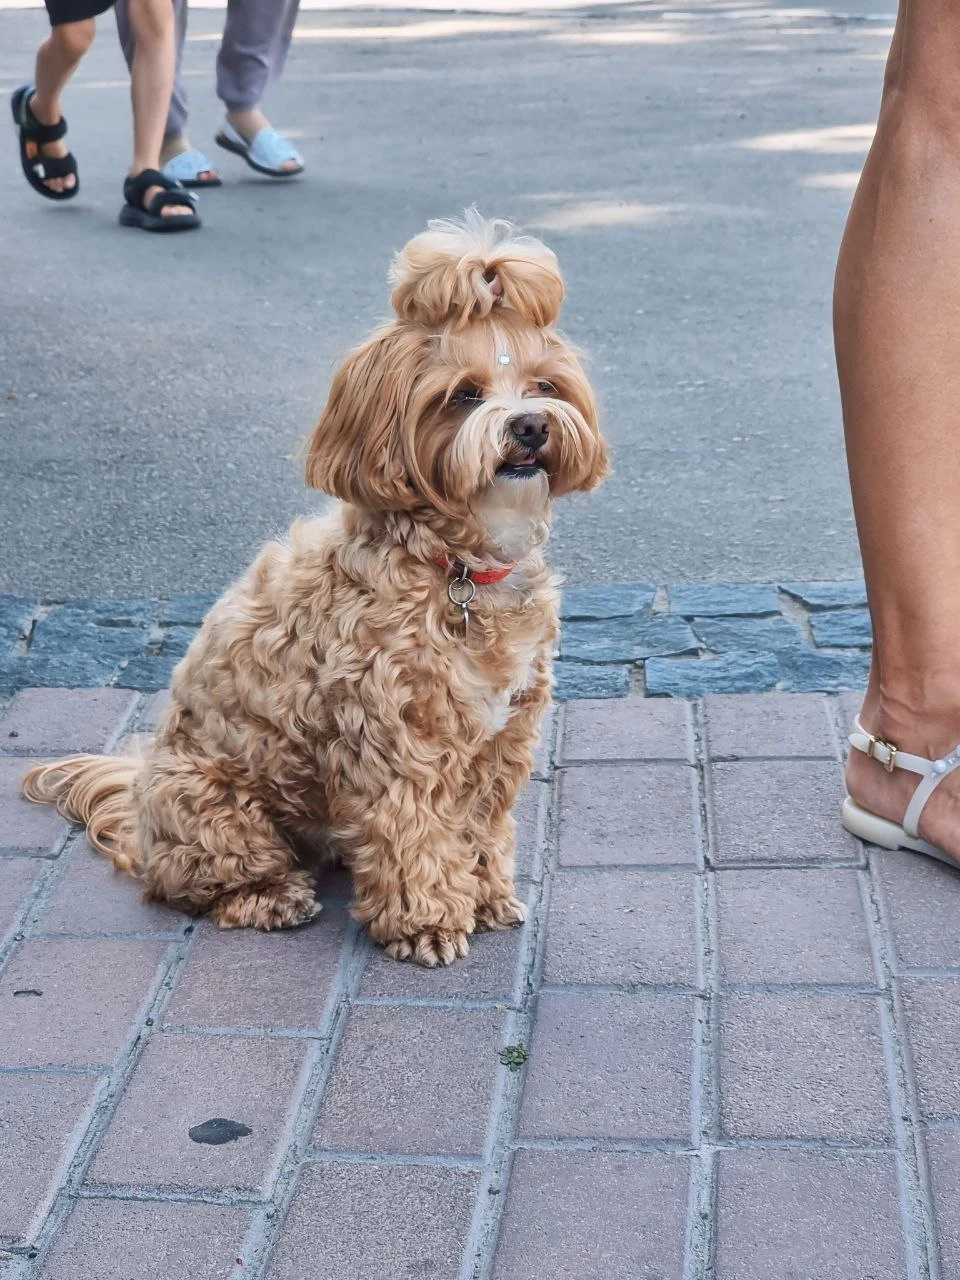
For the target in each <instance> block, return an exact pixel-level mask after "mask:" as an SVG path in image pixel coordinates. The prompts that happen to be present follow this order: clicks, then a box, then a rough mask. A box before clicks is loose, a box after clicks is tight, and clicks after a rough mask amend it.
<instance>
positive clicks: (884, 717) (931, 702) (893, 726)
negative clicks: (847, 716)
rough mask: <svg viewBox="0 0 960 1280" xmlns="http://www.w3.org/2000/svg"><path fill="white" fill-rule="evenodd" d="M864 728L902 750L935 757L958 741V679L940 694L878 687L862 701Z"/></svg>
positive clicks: (959, 729)
mask: <svg viewBox="0 0 960 1280" xmlns="http://www.w3.org/2000/svg"><path fill="white" fill-rule="evenodd" d="M861 718H862V721H863V725H864V728H865V729H866V731H867V732H868V733H872V734H875V735H876V736H877V737H878V738H880V739H882V740H883V741H885V742H891V743H893V744H894V745H895V746H897V747H899V748H900V750H901V751H909V752H911V753H913V754H914V755H922V756H927V757H928V758H935V757H938V756H940V755H943V754H944V753H945V752H949V751H952V750H953V749H954V748H955V747H956V746H957V744H958V743H960V682H955V683H954V684H953V685H952V686H951V687H950V688H949V689H943V690H942V691H941V692H940V693H939V694H935V693H933V692H932V691H931V690H929V689H927V690H924V691H922V693H918V692H916V691H912V692H904V693H901V692H899V691H898V692H896V693H894V692H891V691H889V690H888V689H881V690H880V692H879V695H878V696H877V697H876V698H875V699H868V700H867V702H865V703H864V709H863V712H862V717H861Z"/></svg>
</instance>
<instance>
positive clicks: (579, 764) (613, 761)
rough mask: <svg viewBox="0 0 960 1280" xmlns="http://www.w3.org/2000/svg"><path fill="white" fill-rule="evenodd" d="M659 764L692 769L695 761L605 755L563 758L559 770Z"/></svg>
mask: <svg viewBox="0 0 960 1280" xmlns="http://www.w3.org/2000/svg"><path fill="white" fill-rule="evenodd" d="M677 701H678V702H680V701H683V699H680V698H678V699H677ZM658 764H675V765H686V767H687V768H688V769H692V768H693V767H694V764H693V761H692V760H689V759H686V758H685V757H683V756H604V757H603V759H602V760H597V759H592V760H590V759H586V760H581V759H573V760H561V762H560V763H559V764H558V765H557V772H558V773H562V772H564V771H565V770H567V769H583V768H596V767H597V766H599V767H601V768H604V769H605V768H607V766H609V767H610V768H612V769H616V768H619V767H621V766H624V765H625V766H626V767H627V768H633V767H635V766H636V765H658Z"/></svg>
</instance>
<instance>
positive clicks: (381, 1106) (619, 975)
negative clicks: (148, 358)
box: [0, 596, 960, 1280]
mask: <svg viewBox="0 0 960 1280" xmlns="http://www.w3.org/2000/svg"><path fill="white" fill-rule="evenodd" d="M723 599H724V600H726V596H724V598H723ZM133 603H135V602H133ZM720 603H721V605H723V600H721V602H720ZM718 607H719V606H718ZM723 607H726V605H724V606H723ZM815 607H818V606H814V605H812V604H811V605H810V608H811V609H814V608H815ZM830 607H837V608H846V607H848V606H845V605H837V606H830ZM850 607H853V606H850ZM703 616H707V615H703ZM180 625H182V624H180V623H171V629H172V628H173V627H174V626H180ZM105 695H109V697H106V700H104V698H105ZM854 709H855V705H854V702H853V700H851V699H843V700H839V699H831V698H828V697H824V696H823V695H820V694H811V695H791V696H786V695H782V694H773V695H770V696H769V697H766V696H755V695H750V696H743V697H740V696H723V697H715V696H711V697H710V698H708V699H706V700H704V701H703V702H699V703H680V702H655V701H651V700H649V699H639V698H635V699H624V700H621V701H612V702H585V703H582V704H580V703H568V704H567V705H566V706H565V707H564V708H563V710H562V711H561V713H560V716H559V718H558V720H557V723H556V729H555V734H554V736H553V737H550V738H549V740H548V741H547V742H546V743H545V744H544V747H543V748H542V750H541V752H540V753H539V760H538V781H537V782H536V783H535V785H534V786H533V787H532V788H531V789H530V790H529V791H528V792H527V793H526V795H525V796H524V798H523V800H522V802H521V805H520V807H519V811H518V815H517V816H518V828H519V843H520V852H519V857H518V871H519V873H520V876H521V879H520V882H519V883H520V892H521V895H522V896H523V897H524V899H525V901H526V902H527V905H528V910H529V916H530V918H529V920H528V923H527V924H526V925H525V926H524V927H523V928H522V929H517V930H512V931H509V932H506V933H497V934H481V935H477V936H475V937H473V938H472V939H471V949H470V955H469V957H468V958H467V959H466V960H465V961H464V962H462V963H461V964H458V965H457V966H455V967H453V968H452V969H449V970H445V971H436V972H432V971H427V970H423V969H419V968H416V967H411V966H407V965H400V964H397V963H395V962H393V961H391V960H389V959H388V958H387V957H385V956H384V954H383V952H381V951H380V950H379V949H378V948H376V947H374V946H372V945H371V944H370V942H369V940H368V939H367V938H366V937H365V936H364V935H363V933H362V931H360V930H358V929H357V927H356V926H355V925H353V924H351V923H349V922H348V918H347V915H346V911H345V901H346V897H347V895H348V892H349V882H348V879H347V877H346V876H345V875H344V873H343V872H337V871H324V873H323V875H322V876H321V881H320V890H319V892H320V896H321V899H322V901H323V902H324V910H323V912H322V913H321V915H320V917H319V918H318V919H317V920H316V921H315V922H314V923H313V924H311V925H310V926H308V927H306V928H304V929H301V930H297V931H293V932H290V933H281V934H275V935H273V934H271V935H264V934H253V933H246V932H236V933H234V932H221V931H219V930H218V929H216V928H215V927H213V926H212V925H211V924H210V923H209V922H208V921H199V922H192V921H188V920H187V919H186V918H185V917H183V916H181V915H179V914H178V913H176V912H173V911H170V910H168V909H166V908H163V907H156V906H146V905H144V904H143V903H141V901H140V899H139V895H138V892H137V887H136V885H135V884H134V883H133V882H132V881H130V880H129V879H127V878H124V877H122V876H117V875H116V874H115V873H114V872H113V870H112V868H111V867H110V866H109V864H108V863H107V862H106V861H105V860H103V859H101V858H99V857H97V856H95V855H94V854H93V853H92V852H90V850H89V849H88V847H87V846H86V843H85V841H84V840H83V838H82V836H80V835H79V834H67V831H66V828H65V827H64V826H63V825H62V824H61V823H60V820H59V819H54V820H53V824H52V826H48V827H46V828H36V829H35V830H37V831H39V832H40V834H39V835H38V836H37V838H36V840H35V841H34V843H32V844H31V843H30V841H26V843H25V844H24V842H23V840H22V835H21V834H17V833H18V832H19V831H21V830H22V828H18V827H17V823H18V822H22V821H34V820H35V819H36V820H37V821H42V822H48V823H49V822H50V819H49V817H48V816H47V815H45V814H44V811H43V810H36V811H32V810H31V811H30V815H29V818H27V819H21V818H20V817H18V808H17V806H18V804H19V802H18V801H17V800H16V797H15V795H14V794H12V793H11V791H10V788H8V791H7V794H6V799H0V847H5V848H6V849H7V850H8V851H11V852H10V856H4V857H0V1276H3V1280H8V1275H12V1276H13V1277H14V1280H68V1278H69V1280H120V1277H123V1278H124V1280H126V1278H127V1277H128V1276H134V1275H135V1276H138V1277H139V1276H151V1277H154V1276H155V1277H157V1280H172V1278H173V1277H174V1276H178V1277H179V1276H181V1275H186V1274H189V1275H191V1276H192V1277H195V1278H196V1280H219V1277H221V1276H224V1277H226V1276H229V1277H231V1280H301V1278H302V1277H303V1276H305V1275H317V1276H324V1275H337V1276H343V1277H347V1278H348V1280H352V1278H355V1280H371V1277H374V1276H379V1275H397V1276H403V1275H410V1276H423V1277H425V1278H426V1280H508V1278H511V1280H512V1278H513V1277H522V1278H523V1280H541V1277H549V1280H566V1277H570V1278H571V1280H572V1278H573V1277H577V1280H594V1278H596V1280H601V1277H602V1278H603V1280H613V1278H614V1277H617V1278H618V1280H619V1277H621V1276H622V1277H632V1276H650V1277H654V1276H655V1277H657V1278H658V1280H674V1278H676V1280H681V1277H682V1278H683V1280H754V1277H756V1280H767V1277H769V1276H778V1275H784V1276H786V1275H791V1274H796V1275H798V1276H803V1277H804V1280H807V1278H808V1277H810V1278H812V1277H816V1278H817V1280H866V1278H867V1277H871V1278H872V1280H895V1278H899V1280H937V1278H938V1277H939V1280H960V1231H958V1229H957V1221H958V1217H957V1210H956V1200H957V1192H958V1187H960V1139H958V1136H957V1135H958V1132H960V1130H958V1127H957V1126H958V1122H960V1091H958V1087H957V1084H956V1062H957V1060H958V1058H960V1013H958V1010H960V973H958V970H960V952H958V950H957V946H958V944H957V930H956V929H955V927H954V924H955V918H956V910H955V908H956V907H957V906H960V902H955V901H954V899H955V898H957V895H958V893H960V888H958V884H960V877H954V876H952V875H951V873H950V871H949V870H948V869H947V868H943V867H940V866H936V865H934V864H932V863H928V862H926V861H924V860H922V859H918V858H913V857H911V856H909V855H905V854H891V853H886V852H879V851H875V850H864V849H863V847H862V846H861V845H860V844H858V843H857V842H856V841H854V840H852V839H850V838H849V837H848V836H846V835H845V834H843V833H842V832H841V831H840V830H839V828H838V824H837V805H838V800H839V798H840V795H841V764H840V759H839V756H838V747H837V741H838V733H837V728H838V727H839V725H840V724H841V723H843V722H845V721H846V720H847V719H848V718H849V716H850V714H851V713H852V711H853V710H854ZM156 713H157V705H156V703H153V704H151V703H149V702H148V701H147V700H145V699H139V700H138V698H137V696H135V695H128V694H127V693H125V692H121V691H119V690H107V691H80V693H79V694H72V693H71V691H69V690H65V691H61V690H57V691H55V692H54V693H53V694H49V693H44V692H42V691H41V692H40V693H39V694H37V695H36V696H31V695H30V694H29V693H23V694H20V695H18V696H17V698H15V699H14V700H13V701H12V702H11V703H10V704H9V706H8V707H7V710H6V712H5V713H4V717H3V719H2V720H0V726H3V725H6V727H7V732H9V729H10V727H11V726H12V728H13V730H14V732H15V733H16V734H17V737H15V738H12V739H11V738H9V737H2V736H0V748H2V750H3V751H5V752H6V755H5V756H4V757H3V759H2V761H0V763H2V764H4V765H11V766H12V768H11V776H14V777H15V776H17V774H16V771H18V770H20V769H21V768H22V767H23V766H24V764H25V763H26V759H27V758H28V757H30V756H31V755H33V756H36V755H41V756H42V755H49V754H51V753H54V752H57V751H59V750H61V749H63V750H68V749H79V748H81V747H84V748H93V749H96V748H100V747H103V746H104V744H109V743H111V742H112V741H113V740H114V739H115V738H116V736H117V735H118V734H120V733H122V732H123V731H124V730H125V729H126V728H129V729H132V730H134V731H136V730H137V729H138V728H141V727H146V728H147V729H149V728H150V727H151V725H152V724H153V723H155V719H156ZM11 748H12V749H11ZM551 761H556V762H557V763H556V765H555V766H552V765H551ZM65 837H66V838H65ZM17 841H20V842H21V843H20V844H17V843H16V842H17ZM38 992H39V994H37V993H38ZM508 1046H510V1047H512V1048H511V1052H510V1053H508V1054H503V1050H504V1049H506V1048H507V1047H508ZM524 1052H526V1054H527V1055H528V1060H527V1061H526V1063H525V1065H522V1064H521V1062H520V1059H522V1058H523V1053H524ZM502 1056H503V1057H504V1059H505V1061H501V1057H502ZM511 1062H512V1063H513V1064H514V1066H516V1067H518V1068H519V1069H517V1070H511V1067H510V1066H509V1065H508V1064H509V1063H511ZM191 1130H193V1131H194V1134H193V1136H191ZM247 1130H249V1132H247ZM211 1138H212V1139H220V1141H210V1140H209V1139H211ZM203 1139H207V1140H206V1141H204V1140H203ZM11 1251H12V1252H11ZM5 1253H6V1255H8V1256H5ZM11 1268H13V1270H12V1271H11Z"/></svg>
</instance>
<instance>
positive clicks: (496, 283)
mask: <svg viewBox="0 0 960 1280" xmlns="http://www.w3.org/2000/svg"><path fill="white" fill-rule="evenodd" d="M390 282H391V284H392V285H393V295H392V302H393V307H394V310H395V311H396V313H397V315H399V316H400V317H401V318H402V319H404V320H411V321H413V322H414V323H415V324H421V325H441V324H448V323H450V322H453V323H454V324H455V325H456V327H458V328H460V327H462V326H463V325H466V324H468V323H469V322H470V321H471V320H477V319H482V318H483V317H485V316H489V315H490V313H491V312H492V311H493V309H494V307H497V306H502V307H505V308H506V309H507V310H511V311H516V312H518V313H519V314H520V315H521V316H522V317H523V319H524V320H525V321H526V322H527V324H532V325H536V326H537V327H538V328H543V327H544V326H546V325H549V324H553V322H554V321H555V320H556V318H557V316H558V315H559V313H560V305H561V303H562V302H563V278H562V276H561V275H560V270H559V268H558V266H557V259H556V256H555V254H554V253H553V250H552V249H548V248H547V246H546V245H545V244H542V243H541V242H540V241H539V240H535V239H534V238H533V237H532V236H522V235H519V234H518V233H517V231H516V230H515V229H514V227H513V226H511V224H510V223H509V222H506V221H504V219H502V218H491V219H489V220H488V219H485V218H483V217H482V216H481V215H480V214H479V213H478V212H477V210H476V209H468V210H467V211H466V213H465V214H464V216H463V218H462V219H459V220H455V219H451V220H449V221H436V222H431V223H430V224H429V225H428V227H427V230H426V231H423V232H421V234H420V235H418V236H414V238H413V239H412V240H411V241H410V242H409V243H408V244H407V245H406V246H405V247H404V248H403V249H401V250H400V252H399V253H398V254H397V255H396V257H395V258H394V260H393V265H392V266H391V268H390Z"/></svg>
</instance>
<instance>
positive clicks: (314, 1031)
mask: <svg viewBox="0 0 960 1280" xmlns="http://www.w3.org/2000/svg"><path fill="white" fill-rule="evenodd" d="M157 1032H158V1033H159V1034H160V1035H161V1036H171V1037H177V1036H180V1037H182V1038H183V1039H190V1038H196V1037H201V1036H213V1037H215V1038H216V1037H219V1038H221V1039H222V1038H223V1037H225V1036H229V1037H231V1038H238V1039H241V1040H243V1039H246V1040H317V1041H320V1040H323V1039H324V1036H325V1032H324V1031H323V1030H321V1029H320V1028H319V1027H262V1026H256V1027H249V1026H248V1027H202V1026H162V1027H158V1028H157Z"/></svg>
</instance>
